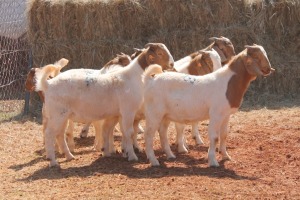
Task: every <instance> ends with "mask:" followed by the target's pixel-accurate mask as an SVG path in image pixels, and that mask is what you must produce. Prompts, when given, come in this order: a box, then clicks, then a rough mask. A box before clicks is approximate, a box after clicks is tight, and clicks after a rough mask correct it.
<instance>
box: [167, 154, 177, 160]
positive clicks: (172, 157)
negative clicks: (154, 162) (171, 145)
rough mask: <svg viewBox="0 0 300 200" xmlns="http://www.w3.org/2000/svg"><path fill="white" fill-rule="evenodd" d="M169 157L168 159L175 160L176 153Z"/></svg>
mask: <svg viewBox="0 0 300 200" xmlns="http://www.w3.org/2000/svg"><path fill="white" fill-rule="evenodd" d="M167 159H168V160H175V159H176V156H174V155H173V156H168V157H167Z"/></svg>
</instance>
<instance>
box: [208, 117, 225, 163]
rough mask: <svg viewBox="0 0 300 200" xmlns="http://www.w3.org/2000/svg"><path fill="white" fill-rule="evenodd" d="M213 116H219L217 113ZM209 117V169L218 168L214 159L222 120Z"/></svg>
mask: <svg viewBox="0 0 300 200" xmlns="http://www.w3.org/2000/svg"><path fill="white" fill-rule="evenodd" d="M214 114H215V115H218V116H221V115H219V113H217V114H216V113H214ZM218 116H217V117H215V116H213V117H211V119H210V122H209V125H208V137H209V148H208V165H209V166H210V167H219V166H220V165H219V163H218V161H217V159H216V145H217V144H218V142H219V135H220V134H219V133H220V126H221V123H222V119H220V117H218Z"/></svg>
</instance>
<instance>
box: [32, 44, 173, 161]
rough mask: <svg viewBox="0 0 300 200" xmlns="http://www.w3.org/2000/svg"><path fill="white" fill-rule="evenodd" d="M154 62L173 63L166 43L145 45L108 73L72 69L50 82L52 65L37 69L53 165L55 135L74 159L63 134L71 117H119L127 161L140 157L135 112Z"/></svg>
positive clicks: (164, 65)
mask: <svg viewBox="0 0 300 200" xmlns="http://www.w3.org/2000/svg"><path fill="white" fill-rule="evenodd" d="M151 64H159V65H161V66H162V67H163V68H164V69H166V68H170V67H171V66H173V64H174V60H173V57H172V56H171V54H170V52H169V50H168V49H167V47H166V46H165V45H164V44H161V43H150V44H148V45H146V46H145V50H144V51H143V52H142V53H141V54H140V55H139V56H138V57H137V58H136V59H134V60H133V61H132V62H131V63H130V64H129V65H128V66H127V67H125V68H123V69H120V70H117V71H114V72H112V73H108V74H99V73H98V74H96V73H93V72H92V71H89V70H86V69H71V70H68V71H66V72H64V73H61V74H59V75H58V76H56V77H55V78H53V79H50V80H48V81H47V78H46V77H48V76H49V74H50V73H51V72H52V70H53V67H51V66H49V67H44V68H42V69H41V70H39V71H38V72H36V90H37V91H43V93H44V94H45V117H46V118H47V123H46V128H45V147H46V156H47V158H49V159H50V166H54V165H58V163H57V161H56V159H55V154H54V138H55V137H56V138H57V141H58V142H59V144H60V147H62V150H63V152H64V153H65V155H66V158H67V160H70V159H73V158H74V156H73V155H72V154H71V152H70V151H69V148H68V146H67V144H66V141H65V139H64V134H63V133H64V129H65V127H66V122H67V120H68V119H71V120H73V121H80V122H84V123H86V122H91V121H96V120H101V119H106V118H116V117H118V118H120V125H121V130H122V132H123V137H124V147H125V154H126V155H127V156H128V160H137V159H138V158H137V156H136V154H135V153H134V150H133V145H132V140H131V136H132V134H133V131H134V130H133V122H134V118H135V115H136V112H137V111H138V110H139V109H140V106H141V104H142V102H143V90H144V86H143V82H142V75H143V73H144V71H145V69H146V68H147V67H148V66H149V65H151Z"/></svg>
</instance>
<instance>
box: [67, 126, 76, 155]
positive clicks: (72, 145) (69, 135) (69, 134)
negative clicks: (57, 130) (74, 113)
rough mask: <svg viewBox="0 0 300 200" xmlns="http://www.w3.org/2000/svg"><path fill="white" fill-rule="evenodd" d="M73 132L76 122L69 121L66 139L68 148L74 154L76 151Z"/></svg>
mask: <svg viewBox="0 0 300 200" xmlns="http://www.w3.org/2000/svg"><path fill="white" fill-rule="evenodd" d="M73 132H74V122H73V121H72V120H69V121H68V127H67V131H66V139H67V143H68V147H69V149H70V151H71V152H74V150H75V142H74V136H73Z"/></svg>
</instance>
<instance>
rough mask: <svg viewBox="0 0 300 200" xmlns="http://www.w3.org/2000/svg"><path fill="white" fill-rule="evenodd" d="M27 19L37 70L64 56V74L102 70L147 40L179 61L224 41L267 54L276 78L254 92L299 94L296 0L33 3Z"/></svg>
mask: <svg viewBox="0 0 300 200" xmlns="http://www.w3.org/2000/svg"><path fill="white" fill-rule="evenodd" d="M27 17H28V22H29V27H28V37H29V40H30V44H31V46H32V52H33V58H34V64H35V65H36V66H41V65H44V64H48V63H53V62H54V61H56V60H58V59H60V58H61V57H65V58H67V59H69V60H70V63H69V65H68V67H67V68H66V69H68V68H82V67H84V68H100V67H101V66H103V64H105V63H106V62H107V61H108V60H110V59H111V58H112V57H114V55H115V54H116V53H119V52H121V51H122V52H124V53H128V54H131V53H132V52H133V48H134V47H138V48H141V47H143V46H144V44H146V43H147V42H163V43H165V44H166V45H167V46H168V47H169V49H170V50H171V53H172V54H173V55H174V58H175V60H176V59H179V58H181V57H183V56H185V55H187V54H189V53H191V52H193V51H196V50H199V49H202V48H203V47H205V46H207V45H208V44H209V41H208V38H209V37H211V36H221V35H223V36H226V37H228V38H230V39H231V40H232V42H233V44H234V45H235V47H236V51H237V52H240V51H241V50H242V49H243V48H244V45H245V44H252V43H258V44H261V45H263V46H264V47H265V49H266V51H267V52H268V54H269V58H270V60H271V62H272V64H273V66H274V67H275V68H276V69H277V72H276V75H273V76H272V77H270V78H268V79H266V80H264V79H260V80H258V81H256V82H255V84H253V85H254V86H253V87H255V91H261V92H262V93H266V92H269V93H280V94H294V93H297V92H299V85H297V84H299V82H298V83H297V81H299V77H300V76H299V67H300V66H299V59H300V58H299V50H300V46H299V45H300V41H299V40H300V26H299V19H300V3H299V1H297V0H280V1H276V2H275V1H264V0H243V1H236V0H227V1H219V0H208V1H198V0H164V1H160V0H147V1H146V0H29V1H28V6H27ZM288 61H290V62H291V63H289V62H288ZM292 61H293V62H292ZM286 76H289V77H287V78H285V77H286ZM295 80H296V83H295ZM253 91H254V90H253ZM250 94H252V93H251V91H250V92H249V95H250ZM250 96H251V95H250Z"/></svg>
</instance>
